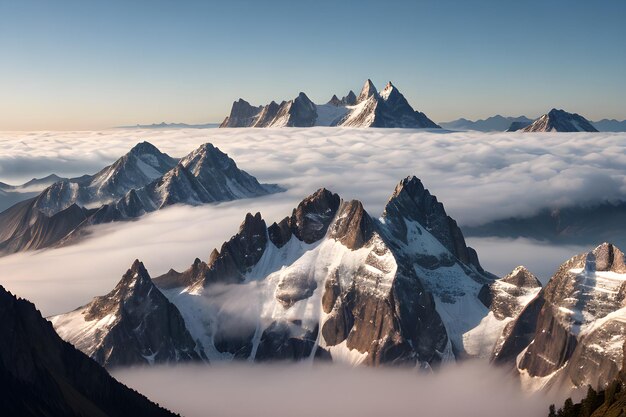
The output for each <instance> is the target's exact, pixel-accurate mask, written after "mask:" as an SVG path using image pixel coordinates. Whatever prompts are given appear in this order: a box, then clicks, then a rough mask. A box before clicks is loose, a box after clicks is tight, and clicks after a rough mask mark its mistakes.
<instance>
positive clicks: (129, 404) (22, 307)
mask: <svg viewBox="0 0 626 417" xmlns="http://www.w3.org/2000/svg"><path fill="white" fill-rule="evenodd" d="M0 389H1V390H2V395H0V407H1V408H2V413H3V415H7V416H24V417H31V416H32V417H35V416H43V415H45V416H52V417H57V416H58V417H61V416H87V415H89V416H96V415H97V416H111V417H113V416H120V417H122V416H129V415H132V416H138V417H141V416H155V417H158V416H174V414H172V413H170V412H169V411H167V410H164V409H163V408H160V407H159V406H158V405H156V404H154V403H152V402H150V401H149V400H148V399H147V398H145V397H144V396H142V395H141V394H139V393H137V392H135V391H133V390H131V389H129V388H127V387H126V386H124V385H122V384H120V383H119V382H117V381H116V380H115V379H113V377H111V376H110V375H109V374H108V373H107V372H106V371H105V370H104V369H103V368H102V367H100V365H98V364H97V363H96V362H95V361H93V360H91V359H90V358H88V357H87V356H86V355H84V354H83V353H81V352H80V351H78V350H77V349H75V348H74V347H73V346H72V345H70V344H69V343H66V342H64V341H63V340H61V338H60V337H59V336H58V335H57V334H56V333H55V331H54V329H53V328H52V326H51V325H50V323H49V322H47V321H46V320H45V319H44V318H43V317H41V314H40V313H39V312H38V311H37V310H36V309H35V306H34V305H32V304H31V303H29V302H28V301H26V300H21V299H18V298H16V297H15V296H13V295H12V294H11V293H9V292H7V291H6V290H5V289H4V288H2V287H0Z"/></svg>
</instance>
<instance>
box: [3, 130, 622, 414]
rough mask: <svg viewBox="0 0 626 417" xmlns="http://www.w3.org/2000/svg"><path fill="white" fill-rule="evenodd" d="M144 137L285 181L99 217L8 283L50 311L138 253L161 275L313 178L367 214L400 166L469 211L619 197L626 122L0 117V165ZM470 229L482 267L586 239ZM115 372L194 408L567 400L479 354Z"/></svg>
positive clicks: (567, 250)
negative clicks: (222, 124) (400, 364)
mask: <svg viewBox="0 0 626 417" xmlns="http://www.w3.org/2000/svg"><path fill="white" fill-rule="evenodd" d="M143 140H147V141H149V142H151V143H153V144H154V145H156V146H157V147H159V148H160V149H161V150H162V151H164V152H167V153H168V154H170V155H172V156H175V157H181V156H184V155H185V154H187V153H188V152H190V151H192V150H193V149H194V148H196V147H197V146H199V145H200V144H202V143H205V142H211V143H213V144H215V145H216V146H218V147H219V148H220V149H222V150H223V151H225V152H227V153H228V154H229V155H230V156H231V157H232V158H233V159H235V161H236V162H237V164H238V165H239V167H240V168H242V169H244V170H246V171H248V172H249V173H251V174H252V175H255V176H256V177H257V178H258V179H259V180H260V181H261V182H265V183H278V184H280V185H281V186H283V187H284V188H286V189H287V191H286V192H283V193H279V194H275V195H271V196H266V197H262V198H257V199H246V200H240V201H235V202H228V203H223V204H217V205H206V206H202V207H188V206H176V207H170V208H167V209H165V210H161V211H159V212H155V213H151V214H149V215H146V216H144V217H143V218H141V219H140V220H138V221H133V222H127V223H119V224H109V225H100V226H96V227H95V228H94V229H93V233H92V237H90V238H88V239H86V240H85V241H83V242H81V243H80V244H78V245H73V246H69V247H64V248H59V249H53V250H43V251H38V252H29V253H22V254H16V255H12V256H7V257H4V258H0V284H1V285H4V286H5V287H7V288H8V289H9V290H11V291H13V292H14V293H16V294H17V295H19V296H22V297H25V298H28V299H30V300H31V301H33V302H34V303H35V304H36V305H37V307H38V308H39V309H40V310H41V311H42V313H43V314H44V315H52V314H58V313H63V312H66V311H69V310H72V309H74V308H76V307H78V306H80V305H83V304H85V303H87V302H88V301H89V300H90V299H91V298H92V297H93V296H96V295H101V294H105V293H107V292H109V291H110V290H111V289H112V288H113V287H114V285H115V284H116V283H117V281H118V280H119V279H120V278H121V276H122V274H123V273H124V272H125V271H126V269H127V268H128V267H130V265H131V263H132V262H133V260H134V259H135V258H138V259H140V260H142V261H143V262H144V264H145V265H146V267H147V268H148V270H149V272H150V273H151V275H152V276H156V275H160V274H162V273H164V272H166V271H167V270H168V269H169V268H175V269H177V270H183V269H185V268H186V267H188V266H189V265H190V264H191V263H192V262H193V259H194V258H195V257H200V258H203V259H206V258H207V257H208V255H209V253H210V251H211V250H212V249H213V248H214V247H219V246H220V245H221V243H222V242H223V241H225V240H227V239H228V238H229V237H230V236H232V235H233V234H234V233H235V232H236V231H237V228H238V226H239V224H240V222H241V221H242V220H243V218H244V216H245V214H246V213H247V212H257V211H260V212H261V213H262V214H263V217H264V218H265V220H266V222H267V223H268V224H270V223H271V222H273V221H278V220H280V219H281V218H283V217H285V216H287V215H289V214H290V213H291V209H292V208H293V207H295V206H296V205H297V203H298V202H299V201H301V200H302V198H303V197H305V196H307V195H309V194H311V193H312V192H314V191H315V190H316V189H318V188H320V187H326V188H328V189H330V190H332V191H334V192H337V193H339V194H340V195H341V196H342V197H343V198H344V199H360V200H362V201H363V203H364V205H365V207H366V209H367V210H368V211H369V212H370V214H371V215H373V216H379V215H380V214H381V212H382V209H383V207H384V204H385V202H386V201H387V199H388V198H389V196H390V194H391V193H392V191H393V188H394V187H395V185H396V184H397V183H398V181H399V180H400V179H402V178H403V177H405V176H407V175H416V176H418V177H420V178H421V179H422V181H423V182H424V184H425V185H426V187H427V188H429V189H430V190H431V192H432V193H434V194H435V195H437V196H438V197H439V199H440V201H443V202H444V204H445V206H446V209H447V211H448V213H449V214H450V215H451V216H453V217H454V218H455V219H457V220H458V221H459V223H460V224H461V225H477V224H481V223H484V222H488V221H491V220H495V219H499V218H504V217H509V216H520V215H529V214H533V213H534V212H536V211H538V210H540V209H542V208H544V207H558V206H563V205H571V204H593V203H596V202H603V201H607V200H609V201H612V200H622V199H625V198H626V180H625V177H624V172H626V152H624V151H625V150H626V149H625V148H626V135H625V134H623V133H622V134H610V133H595V134H588V133H579V134H520V133H494V134H485V133H480V132H445V131H439V132H438V131H413V130H399V129H340V128H312V129H172V130H139V129H126V130H123V129H115V130H107V131H101V132H0V181H2V182H7V183H13V184H20V183H23V182H25V181H27V180H29V179H31V178H33V177H42V176H45V175H48V174H50V173H56V174H57V175H61V176H77V175H82V174H85V173H95V172H97V171H99V170H100V169H101V168H103V167H104V166H105V165H107V164H110V163H111V162H113V161H114V160H116V159H117V158H119V157H120V156H121V155H123V154H124V153H125V152H127V151H128V150H129V149H130V148H131V147H132V146H133V145H135V144H136V143H137V142H139V141H143ZM469 243H470V244H471V245H472V246H474V247H475V248H476V249H477V250H478V253H479V256H480V258H481V261H482V263H483V266H485V267H486V268H487V269H488V270H490V271H492V272H494V273H496V274H499V275H504V274H506V273H508V272H509V271H510V270H512V269H513V268H514V267H515V266H517V265H519V264H524V265H527V266H528V267H529V268H530V269H531V270H532V271H533V272H535V273H536V274H537V275H538V276H539V277H540V279H542V281H543V282H544V283H545V282H546V281H547V280H548V279H549V277H550V275H551V274H552V273H553V272H554V271H555V270H556V268H557V267H558V265H559V264H561V263H562V262H563V261H564V260H566V259H568V258H570V257H571V256H573V255H575V254H577V253H580V252H582V251H584V250H589V248H584V247H576V246H550V245H547V244H543V243H540V242H536V241H531V240H527V239H495V238H480V239H479V238H472V239H469ZM240 298H241V297H240ZM244 298H245V297H244ZM222 301H223V300H222ZM239 301H242V300H239ZM240 305H241V304H237V303H233V304H232V305H231V306H230V307H233V308H240ZM238 313H240V311H238ZM113 374H114V376H115V377H117V378H118V379H120V380H121V381H122V382H124V383H126V384H128V385H129V386H131V387H133V388H136V389H137V390H139V391H140V392H142V393H143V394H145V395H147V396H148V397H150V398H151V399H152V400H154V401H157V402H159V403H160V404H162V405H163V406H166V407H168V408H170V409H172V410H174V411H176V412H180V413H182V414H183V415H186V416H188V417H194V416H205V415H221V416H234V417H236V416H249V415H259V416H265V415H271V416H273V417H281V416H294V415H298V416H303V417H306V416H316V417H318V416H321V415H324V416H325V415H333V416H335V415H337V416H353V415H359V416H381V415H394V416H416V415H427V416H433V417H438V416H442V417H443V416H446V417H447V416H451V415H476V416H504V415H506V416H512V417H516V416H520V417H522V416H524V417H525V416H531V415H533V416H541V415H546V414H547V412H546V411H547V406H548V404H549V403H551V402H556V403H561V402H562V398H556V399H555V398H554V397H552V398H549V397H546V396H543V395H534V396H527V395H525V394H523V393H522V392H521V391H520V387H519V386H518V385H516V384H515V382H514V379H513V378H510V375H508V374H507V373H506V372H504V371H502V370H500V369H494V368H493V367H490V366H488V365H487V364H486V363H474V362H472V363H465V364H463V365H459V366H456V365H455V366H451V367H448V368H445V369H443V370H441V371H440V372H437V373H435V374H432V375H423V374H418V373H417V372H416V371H414V370H413V371H407V370H399V369H395V370H392V369H386V370H375V371H374V370H371V369H347V368H343V367H327V366H311V365H310V364H303V365H292V366H283V365H281V366H277V365H273V366H241V365H234V366H229V367H223V366H198V365H181V366H175V367H168V366H158V367H153V368H131V369H118V370H115V371H114V372H113Z"/></svg>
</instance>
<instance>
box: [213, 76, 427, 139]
mask: <svg viewBox="0 0 626 417" xmlns="http://www.w3.org/2000/svg"><path fill="white" fill-rule="evenodd" d="M312 126H342V127H387V128H390V127H399V128H438V127H439V126H438V125H437V124H436V123H434V122H433V121H432V120H430V119H429V118H428V117H427V116H426V115H425V114H424V113H421V112H419V111H415V110H414V109H413V107H411V105H410V104H409V103H408V101H407V100H406V98H404V96H403V95H402V93H400V91H399V90H398V89H397V88H396V87H395V86H394V85H393V84H392V83H391V82H389V83H387V85H386V86H385V88H384V89H383V91H381V92H378V91H377V90H376V87H375V86H374V84H373V83H372V81H371V80H367V81H366V82H365V84H364V85H363V88H362V89H361V92H360V93H359V95H358V96H357V95H356V94H354V92H353V91H350V92H349V93H348V94H347V95H346V96H344V97H343V98H342V99H339V98H338V97H337V96H336V95H333V96H332V97H331V99H330V100H329V101H328V103H326V104H314V103H313V102H312V101H311V100H310V99H309V98H308V97H307V95H306V94H304V93H300V94H299V95H298V97H296V98H295V99H293V100H288V101H282V102H281V103H280V104H278V103H276V102H274V101H272V102H271V103H269V104H267V105H264V106H258V107H257V106H252V105H250V103H248V102H247V101H245V100H243V99H239V100H238V101H235V102H234V103H233V106H232V109H231V111H230V115H229V116H228V117H226V119H225V120H224V121H223V122H222V124H221V125H220V127H312Z"/></svg>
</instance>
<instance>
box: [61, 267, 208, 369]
mask: <svg viewBox="0 0 626 417" xmlns="http://www.w3.org/2000/svg"><path fill="white" fill-rule="evenodd" d="M50 321H51V322H52V324H53V325H54V327H55V329H56V330H57V332H58V333H59V335H60V336H61V337H63V338H64V339H65V340H67V341H69V342H70V343H72V344H73V345H74V346H76V347H77V348H78V349H80V350H81V351H83V352H84V353H85V354H86V355H88V356H90V357H91V358H92V359H94V360H95V361H96V362H98V363H99V364H101V365H102V366H105V367H115V366H125V365H135V364H142V363H144V364H153V363H163V362H182V361H191V360H200V359H202V358H203V357H204V354H203V353H202V349H201V348H200V347H198V346H197V345H196V342H195V341H194V340H193V338H192V337H191V335H190V334H189V332H188V331H187V328H186V326H185V322H184V320H183V318H182V316H181V315H180V312H179V311H178V309H177V308H176V307H175V306H174V305H173V304H172V303H170V302H169V301H168V300H167V298H165V296H164V295H163V294H162V293H161V292H160V291H159V289H158V288H157V287H156V286H155V285H154V284H153V283H152V280H151V279H150V276H149V275H148V272H147V271H146V269H145V267H144V266H143V264H142V263H141V262H139V261H135V262H134V263H133V265H132V266H131V268H130V269H129V270H128V271H127V272H126V273H125V274H124V276H123V277H122V279H121V281H120V282H119V283H118V284H117V286H116V287H115V289H113V291H111V292H110V293H109V294H107V295H105V296H102V297H96V298H95V299H94V300H93V301H92V302H91V303H89V304H87V305H86V306H83V307H81V308H79V309H77V310H75V311H72V312H70V313H67V314H62V315H59V316H55V317H52V318H51V319H50ZM199 352H200V353H199Z"/></svg>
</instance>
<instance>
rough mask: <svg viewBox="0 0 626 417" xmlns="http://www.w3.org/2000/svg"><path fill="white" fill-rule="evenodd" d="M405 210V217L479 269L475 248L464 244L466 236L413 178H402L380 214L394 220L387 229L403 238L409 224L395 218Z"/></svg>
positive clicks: (403, 213)
mask: <svg viewBox="0 0 626 417" xmlns="http://www.w3.org/2000/svg"><path fill="white" fill-rule="evenodd" d="M405 213H408V217H407V219H408V220H410V221H415V222H418V223H419V224H421V225H422V226H424V227H425V228H426V230H428V232H429V233H431V234H432V235H433V236H434V237H435V238H436V239H437V240H438V241H439V242H441V244H443V245H444V246H445V247H446V249H448V250H449V251H450V253H452V254H453V255H454V256H455V257H457V258H458V259H459V260H460V261H461V262H463V263H464V264H471V265H473V266H474V267H476V268H477V269H478V270H479V271H482V268H481V266H480V263H478V261H477V257H476V256H475V251H474V250H473V249H472V248H470V247H468V246H467V245H466V244H465V238H464V237H463V233H462V232H461V229H459V227H458V226H457V224H456V221H454V219H452V218H451V217H450V216H448V215H447V214H446V211H445V209H444V207H443V204H442V203H440V202H439V201H437V197H435V196H433V195H431V194H430V192H429V191H428V190H426V189H425V188H424V185H423V184H422V183H421V181H420V180H419V179H417V178H416V177H409V178H405V179H404V180H402V181H401V182H400V184H398V185H397V186H396V189H395V190H394V192H393V195H392V197H391V199H390V200H389V202H388V203H387V206H386V207H385V211H384V214H383V217H385V218H389V219H393V220H395V221H393V222H392V223H391V226H390V229H391V231H392V232H393V233H394V235H395V236H396V237H397V238H398V239H401V240H405V239H406V236H407V230H408V226H407V224H406V223H405V222H402V221H398V219H402V218H404V217H405V216H406V214H405Z"/></svg>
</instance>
